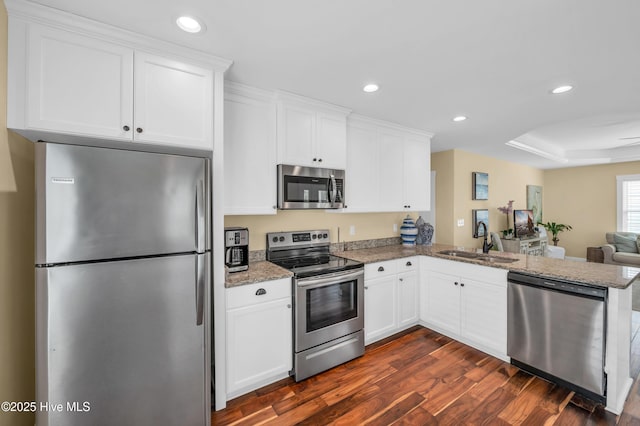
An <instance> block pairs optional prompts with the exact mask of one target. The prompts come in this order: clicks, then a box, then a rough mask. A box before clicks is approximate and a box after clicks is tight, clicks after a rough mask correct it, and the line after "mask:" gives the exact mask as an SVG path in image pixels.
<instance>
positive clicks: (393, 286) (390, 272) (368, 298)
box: [364, 256, 419, 344]
mask: <svg viewBox="0 0 640 426" xmlns="http://www.w3.org/2000/svg"><path fill="white" fill-rule="evenodd" d="M364 278H365V293H364V302H365V310H364V329H365V343H366V344H369V343H373V342H375V341H376V340H380V339H381V338H384V337H387V336H390V335H392V334H394V333H396V332H398V331H400V330H403V329H405V328H408V327H411V326H412V325H415V324H417V323H418V316H419V306H418V300H419V297H418V292H419V289H418V257H415V256H414V257H408V258H404V259H397V260H387V261H383V262H376V263H369V264H366V265H365V270H364Z"/></svg>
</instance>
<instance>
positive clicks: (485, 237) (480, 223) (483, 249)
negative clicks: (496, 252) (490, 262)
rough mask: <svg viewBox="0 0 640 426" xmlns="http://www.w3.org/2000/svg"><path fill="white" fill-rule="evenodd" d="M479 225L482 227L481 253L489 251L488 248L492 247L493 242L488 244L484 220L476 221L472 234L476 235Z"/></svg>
mask: <svg viewBox="0 0 640 426" xmlns="http://www.w3.org/2000/svg"><path fill="white" fill-rule="evenodd" d="M480 225H482V227H483V228H484V242H483V243H482V252H483V253H489V250H491V247H493V243H491V244H489V243H488V242H487V233H488V232H487V225H486V224H485V223H484V222H478V223H476V231H475V233H474V235H475V236H476V237H478V230H479V229H480Z"/></svg>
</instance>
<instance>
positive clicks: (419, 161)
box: [402, 135, 431, 211]
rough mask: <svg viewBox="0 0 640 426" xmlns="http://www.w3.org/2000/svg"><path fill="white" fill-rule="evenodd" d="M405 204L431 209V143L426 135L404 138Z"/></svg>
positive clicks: (412, 208) (423, 209)
mask: <svg viewBox="0 0 640 426" xmlns="http://www.w3.org/2000/svg"><path fill="white" fill-rule="evenodd" d="M402 179H403V189H404V191H403V194H404V199H403V200H404V201H403V203H404V204H403V206H405V205H406V207H405V209H409V210H420V211H425V210H430V209H431V197H430V193H431V143H430V140H426V139H425V138H424V137H416V136H411V135H409V136H407V137H405V139H404V158H403V177H402Z"/></svg>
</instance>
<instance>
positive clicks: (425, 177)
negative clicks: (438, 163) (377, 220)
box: [345, 116, 431, 212]
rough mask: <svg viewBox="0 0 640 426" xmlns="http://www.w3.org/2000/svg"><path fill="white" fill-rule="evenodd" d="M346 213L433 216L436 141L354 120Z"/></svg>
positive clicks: (350, 131)
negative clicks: (433, 149)
mask: <svg viewBox="0 0 640 426" xmlns="http://www.w3.org/2000/svg"><path fill="white" fill-rule="evenodd" d="M347 127H348V130H347V132H348V133H347V134H348V138H347V139H348V142H347V164H348V167H347V181H346V185H347V189H348V191H347V206H348V208H347V209H346V210H345V212H385V211H419V210H429V204H430V192H431V184H430V177H431V170H430V168H431V160H430V135H428V134H426V133H425V134H421V133H416V131H414V130H412V129H406V128H402V127H400V126H396V125H393V124H391V123H385V122H382V121H378V120H373V119H369V118H367V117H362V116H351V117H349V120H348V125H347Z"/></svg>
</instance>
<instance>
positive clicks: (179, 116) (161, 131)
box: [133, 52, 213, 149]
mask: <svg viewBox="0 0 640 426" xmlns="http://www.w3.org/2000/svg"><path fill="white" fill-rule="evenodd" d="M133 134H134V140H136V141H138V142H152V143H168V144H174V145H181V146H189V147H193V148H200V149H212V148H213V144H212V140H213V72H212V71H211V70H208V69H204V68H201V67H196V66H193V65H189V64H185V63H183V62H178V61H174V60H171V59H166V58H163V57H159V56H155V55H150V54H147V53H142V52H136V55H135V131H134V133H133Z"/></svg>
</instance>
